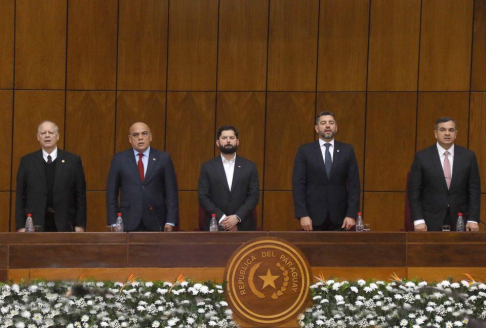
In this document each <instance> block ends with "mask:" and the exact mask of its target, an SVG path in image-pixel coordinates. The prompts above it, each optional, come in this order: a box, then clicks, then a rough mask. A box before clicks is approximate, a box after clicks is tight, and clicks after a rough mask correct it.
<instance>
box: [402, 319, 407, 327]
mask: <svg viewBox="0 0 486 328" xmlns="http://www.w3.org/2000/svg"><path fill="white" fill-rule="evenodd" d="M406 325H408V321H407V320H405V319H402V320H401V321H400V326H402V327H405V326H406Z"/></svg>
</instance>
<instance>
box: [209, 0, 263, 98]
mask: <svg viewBox="0 0 486 328" xmlns="http://www.w3.org/2000/svg"><path fill="white" fill-rule="evenodd" d="M268 4H269V2H268V1H253V0H229V1H222V2H220V6H221V8H220V18H219V54H218V90H225V91H264V90H265V87H266V66H267V37H268V6H269V5H268Z"/></svg>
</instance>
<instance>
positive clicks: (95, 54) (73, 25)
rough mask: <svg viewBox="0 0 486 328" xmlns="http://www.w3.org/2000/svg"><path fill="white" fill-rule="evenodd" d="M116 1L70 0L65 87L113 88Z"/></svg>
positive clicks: (114, 77)
mask: <svg viewBox="0 0 486 328" xmlns="http://www.w3.org/2000/svg"><path fill="white" fill-rule="evenodd" d="M117 20H118V0H103V1H97V0H75V1H70V2H69V12H68V39H69V42H68V65H67V70H68V72H67V87H68V89H77V90H114V89H115V85H116V53H117V24H118V22H117Z"/></svg>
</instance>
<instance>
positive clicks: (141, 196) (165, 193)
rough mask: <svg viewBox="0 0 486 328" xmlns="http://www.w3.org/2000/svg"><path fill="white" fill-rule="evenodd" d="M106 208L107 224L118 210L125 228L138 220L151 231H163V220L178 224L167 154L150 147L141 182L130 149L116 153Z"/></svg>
mask: <svg viewBox="0 0 486 328" xmlns="http://www.w3.org/2000/svg"><path fill="white" fill-rule="evenodd" d="M118 196H120V197H118ZM118 198H119V201H118ZM106 208H107V215H108V217H107V223H108V225H112V224H114V223H115V221H116V217H117V213H118V212H121V213H122V217H123V222H124V226H125V231H133V230H135V229H137V227H138V226H139V225H140V222H143V224H144V226H145V228H147V230H150V231H163V230H164V226H165V224H166V223H171V224H173V225H177V223H178V222H177V221H178V216H179V215H178V212H179V200H178V195H177V180H176V175H175V171H174V165H173V164H172V159H171V157H170V155H169V154H167V153H165V152H162V151H159V150H156V149H154V148H150V155H149V158H148V167H147V170H146V174H145V179H144V182H142V179H141V178H140V174H139V171H138V167H137V163H136V159H135V156H134V153H133V149H132V148H130V149H128V150H125V151H122V152H120V153H117V154H115V156H113V159H112V161H111V166H110V172H109V174H108V182H107V186H106Z"/></svg>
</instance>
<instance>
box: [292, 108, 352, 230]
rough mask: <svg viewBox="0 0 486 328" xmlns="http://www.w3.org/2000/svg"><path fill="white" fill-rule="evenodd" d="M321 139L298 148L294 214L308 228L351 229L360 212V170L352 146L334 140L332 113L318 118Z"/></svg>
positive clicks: (295, 167)
mask: <svg viewBox="0 0 486 328" xmlns="http://www.w3.org/2000/svg"><path fill="white" fill-rule="evenodd" d="M315 130H316V133H317V134H318V135H319V140H317V141H314V142H312V143H310V144H306V145H303V146H301V147H300V148H299V150H298V152H297V155H296V157H295V163H294V173H293V177H292V186H293V196H294V206H295V217H296V218H297V219H298V220H300V225H301V226H302V229H303V230H305V231H312V230H315V231H340V230H342V229H345V230H349V229H351V228H353V227H354V226H355V224H356V215H357V214H358V211H359V194H360V189H359V188H360V182H359V170H358V162H357V161H356V155H355V154H354V148H353V146H351V145H349V144H346V143H343V142H339V141H335V140H334V135H335V134H336V132H337V130H338V126H337V122H336V119H335V116H334V113H332V112H327V111H325V112H321V113H319V114H318V115H317V117H316V125H315Z"/></svg>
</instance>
